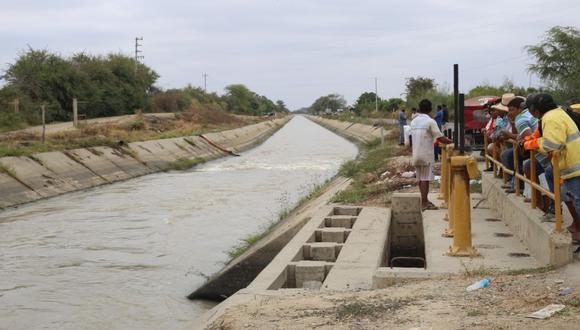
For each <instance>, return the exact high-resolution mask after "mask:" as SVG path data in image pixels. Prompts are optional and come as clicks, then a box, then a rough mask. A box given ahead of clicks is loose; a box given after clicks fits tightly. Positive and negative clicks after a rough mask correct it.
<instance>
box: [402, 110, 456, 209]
mask: <svg viewBox="0 0 580 330" xmlns="http://www.w3.org/2000/svg"><path fill="white" fill-rule="evenodd" d="M431 110H432V105H431V101H429V100H427V99H423V100H421V102H419V113H418V114H417V116H416V117H415V119H413V121H411V137H412V139H411V141H412V145H411V147H412V151H413V153H412V157H411V164H412V165H413V166H415V176H416V177H417V182H418V185H419V190H420V191H421V208H422V210H423V211H424V210H436V209H437V207H436V206H435V205H434V204H433V203H431V202H430V201H429V199H428V194H429V184H430V182H431V181H433V179H434V176H433V163H434V162H435V155H434V150H433V143H434V142H435V141H437V142H439V143H444V144H447V143H451V140H450V139H448V138H447V137H445V136H444V135H443V133H441V130H439V127H437V123H436V122H435V120H433V118H431V117H430V116H429V115H428V114H429V113H430V112H431Z"/></svg>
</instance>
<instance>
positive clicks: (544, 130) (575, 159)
mask: <svg viewBox="0 0 580 330" xmlns="http://www.w3.org/2000/svg"><path fill="white" fill-rule="evenodd" d="M488 112H489V115H490V120H489V122H488V123H487V125H486V127H485V129H484V134H485V135H487V138H488V141H490V142H491V143H490V144H489V145H488V146H487V153H488V154H490V155H495V157H497V159H498V160H499V161H501V163H502V164H503V165H504V166H505V167H506V168H507V169H509V170H512V171H513V170H514V169H515V168H516V164H515V162H517V169H518V171H519V173H520V174H523V175H525V176H526V177H527V178H530V177H531V173H530V172H531V171H530V169H531V162H532V159H530V150H536V151H537V153H536V157H535V160H534V161H535V168H536V176H535V177H534V178H533V179H534V180H535V181H536V182H539V180H538V176H540V175H541V174H544V175H545V178H546V183H547V185H548V188H549V189H550V191H552V192H553V191H554V181H553V178H554V175H553V173H554V172H553V166H552V162H551V157H552V153H553V152H554V151H556V150H558V151H560V162H559V164H558V165H559V168H560V175H561V198H562V201H563V202H564V203H565V204H566V206H567V207H568V210H569V211H570V214H571V215H572V219H573V222H572V224H571V225H570V226H569V227H568V230H569V231H570V232H571V233H572V236H573V238H574V239H576V240H578V239H580V132H579V129H578V124H579V123H580V118H578V116H580V114H577V113H575V112H572V111H570V110H564V108H563V107H561V106H558V105H557V104H556V103H555V101H554V99H553V98H552V96H551V95H549V94H532V95H529V96H528V97H527V98H526V97H523V96H516V95H514V94H513V93H507V94H504V95H502V97H501V99H500V100H499V102H497V103H491V104H489V105H488ZM516 149H517V158H515V159H514V152H515V151H514V150H516ZM486 171H493V168H488V169H486ZM508 179H509V181H508V184H507V185H505V186H503V188H505V189H506V193H508V194H509V193H513V192H515V184H516V183H515V182H516V180H514V177H513V176H508ZM520 184H521V185H522V186H520V187H519V188H521V189H523V181H521V180H520ZM535 193H536V194H537V195H536V197H537V200H538V207H539V208H541V209H542V210H543V211H544V212H545V215H544V218H545V220H546V221H553V218H554V217H553V214H554V202H553V201H552V200H551V199H549V198H547V197H546V196H542V195H541V193H540V192H539V191H535ZM529 201H530V199H529V198H526V202H529Z"/></svg>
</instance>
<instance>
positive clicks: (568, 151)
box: [526, 94, 580, 233]
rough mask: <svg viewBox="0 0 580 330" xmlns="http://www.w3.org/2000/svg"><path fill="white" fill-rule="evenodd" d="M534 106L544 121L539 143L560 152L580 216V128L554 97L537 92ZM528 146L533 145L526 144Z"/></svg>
mask: <svg viewBox="0 0 580 330" xmlns="http://www.w3.org/2000/svg"><path fill="white" fill-rule="evenodd" d="M532 107H533V108H534V110H535V111H537V112H538V113H539V117H540V120H541V123H542V125H541V127H542V131H541V135H542V137H540V138H539V139H538V140H537V144H536V146H537V147H538V148H539V150H540V151H541V152H548V153H549V152H552V151H556V150H559V151H560V164H559V165H560V175H561V178H562V179H563V180H564V186H565V188H566V192H567V194H568V196H569V197H570V198H571V200H572V202H573V203H574V207H575V209H576V213H577V216H578V215H580V214H578V212H579V211H580V131H579V130H578V127H577V126H576V124H575V123H574V121H573V120H572V118H570V116H568V114H566V112H565V111H564V110H563V109H562V108H560V107H558V105H556V103H555V102H554V100H553V99H552V96H550V95H548V94H538V95H536V96H535V97H534V101H533V102H532ZM526 149H529V147H528V146H526ZM570 231H572V232H573V233H575V232H580V223H578V221H575V222H574V223H573V224H572V226H571V228H570Z"/></svg>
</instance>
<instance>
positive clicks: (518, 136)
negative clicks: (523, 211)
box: [505, 96, 550, 211]
mask: <svg viewBox="0 0 580 330" xmlns="http://www.w3.org/2000/svg"><path fill="white" fill-rule="evenodd" d="M532 97H533V96H532ZM508 110H509V112H508V117H509V118H510V119H511V120H512V121H513V122H514V127H515V129H516V131H517V133H515V134H514V133H510V132H506V133H505V135H506V136H507V137H508V138H510V139H512V140H517V141H518V146H517V147H518V148H519V149H518V156H519V158H520V159H524V161H523V172H524V173H525V175H526V177H528V178H529V177H530V167H531V166H530V159H529V158H530V155H529V153H526V152H524V149H523V148H521V147H520V146H521V144H522V143H523V141H524V140H525V139H526V137H527V136H530V135H532V133H533V132H534V131H535V130H536V129H537V128H538V127H539V125H538V119H537V118H536V117H534V116H533V115H532V114H531V113H530V112H529V111H528V109H527V107H526V98H524V97H522V96H516V98H514V99H513V100H511V101H510V102H509V103H508ZM511 150H512V154H511V155H510V156H511V157H512V158H511V159H512V162H513V150H514V149H511ZM535 161H536V171H537V172H536V173H537V175H540V174H542V173H544V169H545V168H546V167H547V166H549V165H550V160H549V159H548V155H547V154H545V153H538V154H537V155H536V159H535ZM520 165H522V163H520ZM518 168H519V170H520V173H521V172H522V166H519V167H518ZM536 181H537V176H536ZM536 196H537V197H538V199H537V200H538V207H539V208H540V209H542V210H544V211H546V209H547V208H548V205H549V203H547V202H546V203H544V200H543V199H542V198H541V196H542V194H540V192H539V191H537V192H536Z"/></svg>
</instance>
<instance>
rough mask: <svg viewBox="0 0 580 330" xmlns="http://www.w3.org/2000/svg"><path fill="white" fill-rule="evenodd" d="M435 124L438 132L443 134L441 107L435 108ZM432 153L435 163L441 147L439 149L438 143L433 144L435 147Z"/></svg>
mask: <svg viewBox="0 0 580 330" xmlns="http://www.w3.org/2000/svg"><path fill="white" fill-rule="evenodd" d="M435 122H436V123H437V127H439V130H440V131H441V132H443V128H442V127H443V126H442V125H443V109H442V108H441V105H438V106H437V112H436V113H435ZM433 148H434V151H435V161H436V162H437V161H439V156H440V155H441V147H439V144H438V143H435V145H434V146H433Z"/></svg>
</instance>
